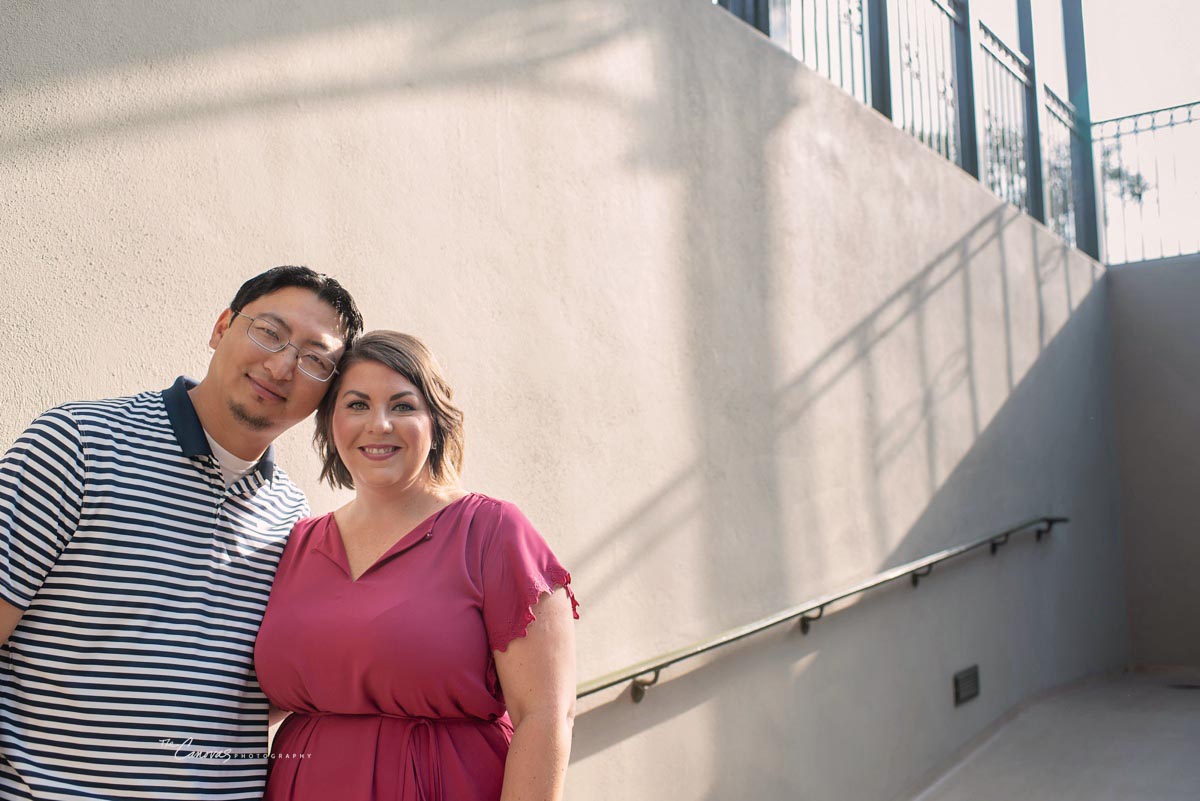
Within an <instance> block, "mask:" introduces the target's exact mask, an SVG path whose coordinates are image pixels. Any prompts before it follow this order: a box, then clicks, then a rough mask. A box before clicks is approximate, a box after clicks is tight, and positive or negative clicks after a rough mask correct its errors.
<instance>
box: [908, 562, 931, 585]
mask: <svg viewBox="0 0 1200 801" xmlns="http://www.w3.org/2000/svg"><path fill="white" fill-rule="evenodd" d="M932 572H933V565H925V567H921V568H917V569H916V570H914V571H913V572H912V574H911V575H912V585H913V586H914V587H919V586H920V585H921V579H923V578H925V577H926V576H928V575H929V574H930V573H932Z"/></svg>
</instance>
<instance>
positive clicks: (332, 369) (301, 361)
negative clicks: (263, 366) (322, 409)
mask: <svg viewBox="0 0 1200 801" xmlns="http://www.w3.org/2000/svg"><path fill="white" fill-rule="evenodd" d="M233 316H234V317H245V318H246V319H247V320H248V321H249V322H250V324H249V325H248V326H246V336H248V337H250V341H251V342H253V343H254V344H255V345H258V346H259V347H260V348H262V349H263V350H265V351H268V352H270V353H279V351H281V350H283V349H284V348H291V349H292V350H294V351H296V367H298V368H299V369H300V372H302V373H304V374H305V375H306V376H308V377H309V378H315V379H316V380H318V381H328V380H329V379H331V378H333V374H334V373H336V372H337V365H336V364H334V363H333V361H332V360H330V358H329V357H328V356H326V355H325V354H323V353H317V352H316V351H315V350H306V349H304V348H298V347H296V346H295V345H293V344H292V342H291V340H290V339H288V338H287V337H286V336H284V335H283V332H282V331H280V330H279V328H278V327H276V326H275V325H273V324H271V323H269V322H267V321H266V320H260V319H258V318H257V317H251V316H250V315H248V314H242V313H241V312H239V311H235V312H234V313H233Z"/></svg>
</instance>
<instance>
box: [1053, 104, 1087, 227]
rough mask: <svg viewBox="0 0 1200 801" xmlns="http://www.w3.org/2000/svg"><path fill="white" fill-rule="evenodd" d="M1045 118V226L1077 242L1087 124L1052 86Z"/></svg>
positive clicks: (1081, 206)
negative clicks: (1082, 162)
mask: <svg viewBox="0 0 1200 801" xmlns="http://www.w3.org/2000/svg"><path fill="white" fill-rule="evenodd" d="M1045 119H1046V125H1045V127H1044V128H1043V129H1042V155H1043V158H1044V159H1045V170H1046V204H1047V208H1046V225H1047V227H1049V228H1050V230H1051V231H1053V232H1054V233H1056V234H1058V235H1059V236H1060V237H1062V238H1063V241H1064V242H1066V243H1067V244H1068V245H1074V244H1075V243H1076V242H1077V241H1078V234H1077V230H1076V226H1077V219H1076V217H1077V215H1078V214H1079V213H1080V209H1082V208H1083V182H1082V181H1081V180H1080V178H1079V175H1080V172H1081V171H1082V168H1081V165H1080V164H1079V159H1080V154H1081V150H1082V148H1084V147H1086V146H1087V140H1086V137H1085V134H1084V125H1085V124H1084V122H1083V121H1082V120H1080V119H1079V114H1078V113H1077V112H1076V111H1075V108H1074V107H1073V106H1072V105H1071V104H1070V103H1068V102H1067V101H1065V100H1063V99H1062V98H1060V97H1059V96H1058V95H1056V94H1054V92H1051V91H1050V90H1049V89H1047V90H1046V118H1045Z"/></svg>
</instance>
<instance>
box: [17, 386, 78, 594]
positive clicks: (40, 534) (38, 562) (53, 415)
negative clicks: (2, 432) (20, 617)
mask: <svg viewBox="0 0 1200 801" xmlns="http://www.w3.org/2000/svg"><path fill="white" fill-rule="evenodd" d="M83 473H84V456H83V447H82V443H81V439H80V434H79V427H78V425H77V424H76V423H75V420H74V418H73V417H72V416H71V414H70V412H68V411H67V410H65V409H52V410H51V411H49V412H46V413H45V414H43V415H42V416H41V417H39V418H38V419H36V420H34V421H33V423H32V424H31V425H30V426H29V428H27V429H26V430H25V433H24V434H22V435H21V436H20V437H19V438H18V439H17V441H16V442H15V443H14V444H13V446H12V448H10V449H9V451H8V452H7V453H6V454H4V457H3V458H0V599H2V600H4V601H7V602H8V603H10V604H12V605H13V606H15V607H17V608H19V609H26V608H28V607H29V604H30V603H31V602H32V601H33V596H34V594H36V593H37V591H38V589H39V588H40V587H41V586H42V582H43V581H45V580H46V576H47V574H49V572H50V569H51V568H52V567H54V564H55V563H56V562H57V561H58V557H59V556H60V555H61V554H62V551H63V548H65V547H66V545H67V543H68V542H69V541H70V539H71V535H72V534H74V533H75V528H76V526H78V524H79V512H80V507H81V506H82V504H83Z"/></svg>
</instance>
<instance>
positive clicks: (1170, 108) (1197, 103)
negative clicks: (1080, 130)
mask: <svg viewBox="0 0 1200 801" xmlns="http://www.w3.org/2000/svg"><path fill="white" fill-rule="evenodd" d="M1189 106H1200V101H1198V100H1193V101H1192V102H1190V103H1180V104H1179V105H1177V106H1167V107H1165V108H1155V109H1151V110H1150V111H1139V112H1138V113H1136V114H1126V115H1124V116H1121V117H1109V118H1108V119H1107V120H1095V121H1093V122H1092V125H1093V126H1100V125H1106V124H1108V123H1110V122H1121V121H1123V120H1131V119H1133V118H1134V117H1145V116H1146V115H1148V114H1162V113H1163V112H1166V111H1172V112H1173V111H1179V110H1180V109H1185V108H1188V107H1189Z"/></svg>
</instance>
